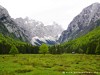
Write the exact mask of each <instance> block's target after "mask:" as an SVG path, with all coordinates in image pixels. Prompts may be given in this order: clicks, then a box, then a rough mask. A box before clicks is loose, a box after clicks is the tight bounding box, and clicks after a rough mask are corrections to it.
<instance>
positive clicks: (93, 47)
mask: <svg viewBox="0 0 100 75" xmlns="http://www.w3.org/2000/svg"><path fill="white" fill-rule="evenodd" d="M99 25H100V21H99ZM49 50H50V53H54V54H55V53H58V54H60V53H85V54H100V26H99V27H97V28H95V29H93V30H92V31H90V32H89V33H87V34H86V35H84V36H81V37H78V38H77V39H74V40H70V41H68V42H64V43H62V44H60V45H54V46H52V47H50V49H49Z"/></svg>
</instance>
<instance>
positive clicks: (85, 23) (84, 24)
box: [58, 3, 100, 43]
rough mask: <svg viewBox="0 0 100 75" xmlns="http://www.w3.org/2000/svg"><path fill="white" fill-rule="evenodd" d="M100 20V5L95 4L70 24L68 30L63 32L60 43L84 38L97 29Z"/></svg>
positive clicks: (84, 10)
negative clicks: (97, 22) (83, 36)
mask: <svg viewBox="0 0 100 75" xmlns="http://www.w3.org/2000/svg"><path fill="white" fill-rule="evenodd" d="M99 19H100V3H93V4H92V5H90V6H88V7H86V8H84V9H83V11H82V12H81V13H80V14H79V15H77V16H76V17H75V18H74V19H73V21H72V22H71V23H70V24H69V26H68V28H67V30H65V31H63V32H62V34H61V36H60V38H59V40H58V41H59V42H60V43H61V42H65V41H68V40H71V39H75V38H77V37H79V36H82V35H84V34H86V33H88V32H89V31H91V30H92V29H94V28H95V27H96V25H97V24H95V23H96V21H97V20H99Z"/></svg>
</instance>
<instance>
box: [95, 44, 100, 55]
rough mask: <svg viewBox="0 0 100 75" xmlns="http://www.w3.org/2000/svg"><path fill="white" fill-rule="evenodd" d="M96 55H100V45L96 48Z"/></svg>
mask: <svg viewBox="0 0 100 75" xmlns="http://www.w3.org/2000/svg"><path fill="white" fill-rule="evenodd" d="M95 53H96V54H100V45H99V44H98V45H97V47H96V50H95Z"/></svg>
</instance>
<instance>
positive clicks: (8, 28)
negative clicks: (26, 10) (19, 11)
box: [0, 6, 28, 42]
mask: <svg viewBox="0 0 100 75" xmlns="http://www.w3.org/2000/svg"><path fill="white" fill-rule="evenodd" d="M23 31H24V30H22V29H21V28H20V27H18V26H17V24H16V23H15V22H14V21H13V20H12V18H11V17H10V15H9V13H8V11H7V10H6V9H5V8H4V7H2V6H0V33H2V34H3V35H6V36H13V38H17V39H20V40H22V41H27V42H28V40H27V36H26V35H25V34H24V33H23Z"/></svg>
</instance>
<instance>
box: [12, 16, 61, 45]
mask: <svg viewBox="0 0 100 75" xmlns="http://www.w3.org/2000/svg"><path fill="white" fill-rule="evenodd" d="M14 21H15V22H16V23H17V25H18V26H19V27H20V28H23V29H25V31H26V32H24V34H26V35H27V36H28V39H30V41H31V43H32V44H33V45H34V44H35V43H38V44H39V45H40V44H41V43H42V42H44V40H45V43H46V40H49V41H54V42H55V41H56V39H55V38H56V37H57V36H58V35H59V34H61V33H62V31H63V29H62V28H61V26H60V25H58V24H57V23H55V22H54V23H53V24H52V25H47V26H44V24H43V23H42V22H40V21H35V20H32V19H29V18H28V17H26V18H24V19H23V18H16V19H15V20H14ZM47 38H49V39H47ZM51 38H53V39H51ZM36 40H37V41H36ZM40 41H41V43H40ZM50 43H51V42H50Z"/></svg>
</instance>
